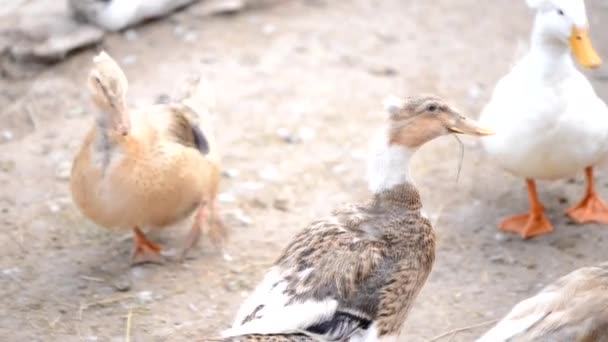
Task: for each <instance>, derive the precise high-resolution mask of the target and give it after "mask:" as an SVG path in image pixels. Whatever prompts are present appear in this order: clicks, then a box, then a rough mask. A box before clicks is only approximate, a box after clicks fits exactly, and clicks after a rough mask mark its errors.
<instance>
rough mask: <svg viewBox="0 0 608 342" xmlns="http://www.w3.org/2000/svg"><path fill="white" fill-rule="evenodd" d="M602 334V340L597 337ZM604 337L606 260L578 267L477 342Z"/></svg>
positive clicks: (607, 310)
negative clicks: (590, 265)
mask: <svg viewBox="0 0 608 342" xmlns="http://www.w3.org/2000/svg"><path fill="white" fill-rule="evenodd" d="M602 336H606V337H604V338H605V340H602V339H598V338H600V337H602ZM606 340H608V263H603V264H600V265H598V266H593V267H585V268H581V269H578V270H576V271H574V272H572V273H570V274H568V275H566V276H564V277H562V278H561V279H559V280H558V281H556V282H555V283H553V284H551V285H549V286H547V287H546V288H545V289H544V290H543V291H541V292H540V293H539V294H537V295H536V296H534V297H531V298H528V299H526V300H524V301H522V302H520V303H519V304H517V305H516V306H515V307H514V308H513V310H511V312H510V313H509V314H508V315H507V316H506V317H505V318H504V319H502V320H501V321H500V322H499V323H498V324H497V325H496V326H495V327H494V328H492V329H491V330H490V331H488V332H487V333H486V334H485V335H484V336H482V337H481V338H480V339H478V340H477V342H501V341H606Z"/></svg>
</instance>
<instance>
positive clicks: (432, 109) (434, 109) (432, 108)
mask: <svg viewBox="0 0 608 342" xmlns="http://www.w3.org/2000/svg"><path fill="white" fill-rule="evenodd" d="M438 108H439V107H437V105H436V104H430V105H429V106H428V107H426V110H428V111H429V112H435V111H437V109H438Z"/></svg>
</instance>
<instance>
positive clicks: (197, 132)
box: [156, 104, 210, 155]
mask: <svg viewBox="0 0 608 342" xmlns="http://www.w3.org/2000/svg"><path fill="white" fill-rule="evenodd" d="M162 111H163V112H165V113H166V114H167V115H168V120H166V121H165V120H158V123H157V124H156V126H157V127H160V126H163V125H164V127H163V128H162V130H163V131H164V134H163V135H164V136H165V137H166V138H167V139H169V140H170V141H173V142H176V143H178V144H180V145H183V146H185V147H188V148H194V149H196V150H198V151H199V152H200V153H201V154H202V155H207V154H209V152H210V143H209V140H208V138H207V135H206V134H205V133H204V132H203V130H202V128H201V127H200V126H199V125H198V114H197V113H196V112H195V111H194V110H192V109H191V108H190V107H188V106H186V105H183V104H172V105H167V106H166V107H165V106H163V109H162ZM165 122H166V124H165Z"/></svg>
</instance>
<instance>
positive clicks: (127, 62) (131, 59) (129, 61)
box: [122, 55, 137, 65]
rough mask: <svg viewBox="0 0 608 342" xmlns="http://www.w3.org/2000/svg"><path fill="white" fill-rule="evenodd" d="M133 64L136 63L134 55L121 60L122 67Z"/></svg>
mask: <svg viewBox="0 0 608 342" xmlns="http://www.w3.org/2000/svg"><path fill="white" fill-rule="evenodd" d="M135 63H137V56H135V55H128V56H125V57H123V58H122V64H124V65H131V64H135Z"/></svg>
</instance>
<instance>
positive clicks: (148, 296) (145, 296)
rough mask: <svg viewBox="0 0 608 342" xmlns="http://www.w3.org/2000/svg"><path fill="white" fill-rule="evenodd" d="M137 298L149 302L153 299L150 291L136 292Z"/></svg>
mask: <svg viewBox="0 0 608 342" xmlns="http://www.w3.org/2000/svg"><path fill="white" fill-rule="evenodd" d="M137 299H138V300H139V301H140V302H142V303H148V302H151V301H152V299H153V296H152V291H140V292H138V293H137Z"/></svg>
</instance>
